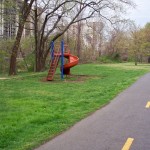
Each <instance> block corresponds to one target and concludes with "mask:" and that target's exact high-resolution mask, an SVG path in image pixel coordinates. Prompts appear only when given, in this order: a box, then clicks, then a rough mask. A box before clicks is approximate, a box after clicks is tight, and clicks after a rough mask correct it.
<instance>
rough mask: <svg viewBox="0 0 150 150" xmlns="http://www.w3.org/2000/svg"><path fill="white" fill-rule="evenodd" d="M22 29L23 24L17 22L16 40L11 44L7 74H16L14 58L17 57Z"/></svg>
mask: <svg viewBox="0 0 150 150" xmlns="http://www.w3.org/2000/svg"><path fill="white" fill-rule="evenodd" d="M23 29H24V24H19V27H18V32H17V36H16V40H15V43H14V45H13V48H12V54H11V57H10V67H9V75H16V58H17V53H18V49H19V45H20V40H21V36H22V32H23Z"/></svg>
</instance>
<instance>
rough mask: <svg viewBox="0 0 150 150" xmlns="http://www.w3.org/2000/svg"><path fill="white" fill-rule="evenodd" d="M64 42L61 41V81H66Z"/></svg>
mask: <svg viewBox="0 0 150 150" xmlns="http://www.w3.org/2000/svg"><path fill="white" fill-rule="evenodd" d="M64 49H65V48H64V41H63V40H62V41H61V79H62V80H63V79H64Z"/></svg>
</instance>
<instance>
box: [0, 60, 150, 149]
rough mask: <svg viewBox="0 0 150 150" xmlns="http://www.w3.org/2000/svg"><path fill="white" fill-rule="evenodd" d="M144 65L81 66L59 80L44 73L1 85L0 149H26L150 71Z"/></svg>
mask: <svg viewBox="0 0 150 150" xmlns="http://www.w3.org/2000/svg"><path fill="white" fill-rule="evenodd" d="M149 68H150V66H149V65H140V66H138V67H137V66H134V64H128V63H127V64H111V65H99V64H85V65H78V66H76V67H74V68H73V69H72V73H73V74H74V76H72V77H67V78H65V80H64V81H61V80H60V79H59V76H58V75H56V78H55V81H53V82H42V81H43V78H44V77H45V76H46V72H44V73H40V74H29V75H28V74H21V75H19V77H18V78H15V79H9V80H0V149H1V150H28V149H33V147H35V146H38V145H39V144H41V143H43V142H44V141H47V140H49V139H51V138H52V137H54V136H56V135H58V134H59V133H61V132H63V131H64V130H66V129H68V128H69V127H71V126H72V125H73V124H75V123H76V122H77V121H79V120H81V119H82V118H84V117H86V116H87V115H89V114H90V113H91V112H94V111H95V110H97V109H99V108H100V107H102V106H104V105H106V104H108V103H109V102H110V101H111V100H112V99H113V98H114V97H115V96H116V95H117V94H118V93H119V92H121V91H122V90H123V89H125V88H127V87H128V86H129V85H131V84H132V83H133V82H135V81H136V80H137V79H138V78H139V77H140V76H141V75H143V74H145V73H146V72H148V71H149Z"/></svg>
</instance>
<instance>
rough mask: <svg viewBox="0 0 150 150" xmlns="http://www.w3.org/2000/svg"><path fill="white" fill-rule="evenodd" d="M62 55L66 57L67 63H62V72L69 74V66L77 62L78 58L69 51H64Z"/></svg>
mask: <svg viewBox="0 0 150 150" xmlns="http://www.w3.org/2000/svg"><path fill="white" fill-rule="evenodd" d="M64 57H65V58H67V59H68V63H66V64H64V74H66V75H70V68H72V67H74V66H76V65H77V64H78V63H79V58H78V57H77V56H74V55H71V54H70V53H64Z"/></svg>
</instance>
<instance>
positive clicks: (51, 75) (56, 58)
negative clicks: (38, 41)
mask: <svg viewBox="0 0 150 150" xmlns="http://www.w3.org/2000/svg"><path fill="white" fill-rule="evenodd" d="M59 58H60V52H57V53H54V56H53V58H52V60H51V62H50V68H49V72H48V75H47V80H48V81H52V80H53V78H54V75H55V72H56V68H57V66H58V62H59Z"/></svg>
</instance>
